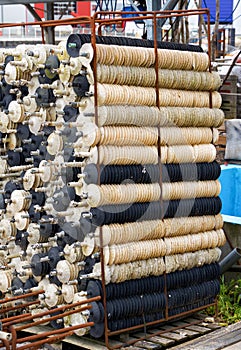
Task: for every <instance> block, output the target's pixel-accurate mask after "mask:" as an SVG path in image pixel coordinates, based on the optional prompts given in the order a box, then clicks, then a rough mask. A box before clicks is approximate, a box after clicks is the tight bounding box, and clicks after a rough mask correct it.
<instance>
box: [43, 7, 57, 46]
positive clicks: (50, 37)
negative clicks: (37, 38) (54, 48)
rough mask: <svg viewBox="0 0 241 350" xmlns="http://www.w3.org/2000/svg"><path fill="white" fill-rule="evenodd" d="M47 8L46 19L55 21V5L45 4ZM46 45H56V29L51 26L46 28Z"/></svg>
mask: <svg viewBox="0 0 241 350" xmlns="http://www.w3.org/2000/svg"><path fill="white" fill-rule="evenodd" d="M44 8H45V19H46V20H47V21H48V20H53V19H54V3H53V2H47V3H45V4H44ZM46 43H47V44H55V33H54V27H52V26H50V27H47V28H46Z"/></svg>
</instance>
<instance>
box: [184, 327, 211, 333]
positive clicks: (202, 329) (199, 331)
mask: <svg viewBox="0 0 241 350" xmlns="http://www.w3.org/2000/svg"><path fill="white" fill-rule="evenodd" d="M186 329H190V330H191V331H196V332H198V333H201V334H205V333H208V332H210V331H211V329H209V328H207V327H203V326H199V325H198V326H197V325H191V326H187V327H186Z"/></svg>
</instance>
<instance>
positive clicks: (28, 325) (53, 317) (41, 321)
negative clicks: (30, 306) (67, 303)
mask: <svg viewBox="0 0 241 350" xmlns="http://www.w3.org/2000/svg"><path fill="white" fill-rule="evenodd" d="M91 307H92V306H91V305H86V306H83V307H80V308H79V309H74V310H70V311H66V312H63V313H62V314H58V315H54V316H51V317H49V318H48V321H54V320H57V319H58V318H62V317H65V316H69V315H73V314H75V313H76V312H81V311H85V310H89V309H91ZM34 317H35V318H37V317H38V315H34ZM45 322H46V319H42V320H39V321H34V325H35V326H37V325H39V324H42V323H45ZM32 325H33V323H27V324H24V325H21V326H18V327H16V331H21V330H23V329H25V328H29V327H32Z"/></svg>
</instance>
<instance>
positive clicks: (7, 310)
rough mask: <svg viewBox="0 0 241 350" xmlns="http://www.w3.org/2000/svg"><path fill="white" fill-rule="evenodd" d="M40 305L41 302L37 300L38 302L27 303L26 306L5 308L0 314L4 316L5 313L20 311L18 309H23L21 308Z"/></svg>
mask: <svg viewBox="0 0 241 350" xmlns="http://www.w3.org/2000/svg"><path fill="white" fill-rule="evenodd" d="M39 303H40V300H36V301H31V302H28V303H25V304H21V305H15V306H12V307H7V308H3V309H1V310H0V314H4V313H6V312H9V311H15V310H18V309H21V308H24V307H27V306H31V305H34V304H39ZM1 321H2V320H1Z"/></svg>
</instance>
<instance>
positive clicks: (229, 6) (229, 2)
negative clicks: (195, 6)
mask: <svg viewBox="0 0 241 350" xmlns="http://www.w3.org/2000/svg"><path fill="white" fill-rule="evenodd" d="M202 7H203V8H209V9H210V21H211V24H213V23H215V18H216V0H202ZM204 19H205V22H207V16H206V15H205V16H204ZM219 23H220V24H232V23H233V0H220V19H219Z"/></svg>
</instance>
